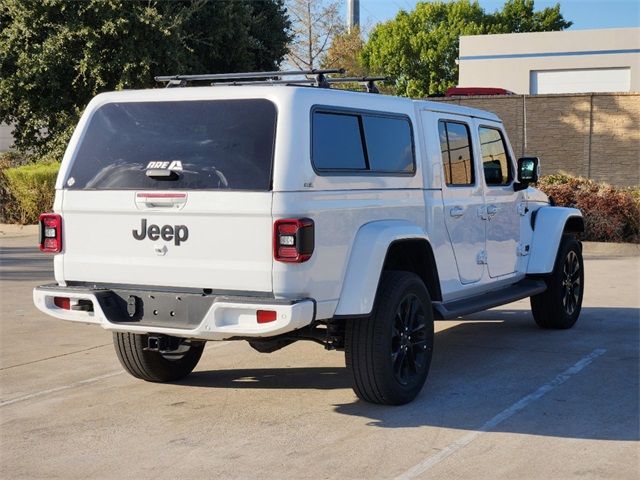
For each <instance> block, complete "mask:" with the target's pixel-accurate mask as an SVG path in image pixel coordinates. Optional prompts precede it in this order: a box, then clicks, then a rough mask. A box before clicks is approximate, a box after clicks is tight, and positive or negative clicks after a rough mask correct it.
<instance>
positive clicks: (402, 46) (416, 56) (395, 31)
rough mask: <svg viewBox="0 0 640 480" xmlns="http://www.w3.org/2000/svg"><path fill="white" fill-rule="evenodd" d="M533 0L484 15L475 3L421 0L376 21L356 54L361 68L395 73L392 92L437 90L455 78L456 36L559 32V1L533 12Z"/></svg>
mask: <svg viewBox="0 0 640 480" xmlns="http://www.w3.org/2000/svg"><path fill="white" fill-rule="evenodd" d="M533 3H534V2H533V0H508V1H507V2H506V3H505V5H504V8H503V9H502V10H500V11H497V12H494V13H487V12H486V11H485V10H484V9H482V7H481V6H480V5H479V4H478V2H477V1H473V2H471V1H469V0H457V1H454V2H446V3H445V2H441V1H437V2H421V3H418V4H417V5H416V8H415V10H413V11H411V12H406V11H401V12H400V13H398V15H397V16H396V18H395V19H393V20H390V21H388V22H385V23H381V24H379V25H377V26H376V27H375V28H374V29H373V31H372V32H371V35H370V37H369V41H368V42H367V43H366V45H365V47H364V50H363V52H362V60H363V64H364V66H365V68H367V69H369V70H370V72H372V73H379V74H384V75H390V76H393V77H395V79H396V85H395V93H396V94H398V95H404V96H410V97H424V96H426V95H429V94H435V93H442V92H444V91H445V90H446V89H447V88H449V87H451V86H454V85H455V84H456V81H457V78H458V65H457V63H456V61H457V59H458V54H459V48H458V45H459V40H458V39H459V37H460V35H481V34H487V33H509V32H513V31H517V32H521V31H548V30H561V29H563V28H567V27H569V26H571V22H567V21H565V20H564V18H563V17H562V14H561V13H560V7H559V5H556V6H555V7H551V8H545V9H544V10H542V11H539V12H535V11H534V9H533V8H534V4H533Z"/></svg>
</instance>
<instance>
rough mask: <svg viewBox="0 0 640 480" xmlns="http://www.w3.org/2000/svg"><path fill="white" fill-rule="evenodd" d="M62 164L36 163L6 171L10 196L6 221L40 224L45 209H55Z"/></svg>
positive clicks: (5, 179) (6, 185) (5, 176)
mask: <svg viewBox="0 0 640 480" xmlns="http://www.w3.org/2000/svg"><path fill="white" fill-rule="evenodd" d="M59 168H60V164H59V163H32V164H27V165H22V166H18V167H10V168H5V169H3V170H2V177H3V178H2V183H3V184H4V188H5V189H6V191H7V192H8V195H9V197H10V198H9V204H8V205H6V206H5V205H4V202H3V210H7V211H5V212H3V216H4V217H5V221H16V222H18V223H21V224H23V225H26V224H30V223H36V222H37V221H38V216H39V215H40V213H42V212H46V211H48V210H51V208H52V207H53V199H54V196H55V183H56V176H57V175H58V170H59Z"/></svg>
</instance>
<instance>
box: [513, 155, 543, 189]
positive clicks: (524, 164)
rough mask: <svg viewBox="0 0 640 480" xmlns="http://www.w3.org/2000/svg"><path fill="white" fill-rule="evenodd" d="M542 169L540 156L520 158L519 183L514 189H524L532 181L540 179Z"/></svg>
mask: <svg viewBox="0 0 640 480" xmlns="http://www.w3.org/2000/svg"><path fill="white" fill-rule="evenodd" d="M539 171H540V159H539V158H538V157H522V158H519V159H518V183H515V184H514V189H515V190H516V191H518V190H524V189H525V188H527V187H528V186H529V184H530V183H536V182H537V181H538V177H539Z"/></svg>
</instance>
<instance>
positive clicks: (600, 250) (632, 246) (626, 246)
mask: <svg viewBox="0 0 640 480" xmlns="http://www.w3.org/2000/svg"><path fill="white" fill-rule="evenodd" d="M37 234H38V225H10V224H6V223H0V239H1V238H15V237H28V236H31V235H33V236H35V235H37ZM582 248H583V252H584V254H585V255H587V256H590V257H637V256H640V244H638V243H607V242H582Z"/></svg>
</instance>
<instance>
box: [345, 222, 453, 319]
mask: <svg viewBox="0 0 640 480" xmlns="http://www.w3.org/2000/svg"><path fill="white" fill-rule="evenodd" d="M410 255H416V258H415V259H411V257H410ZM385 269H387V270H392V269H393V270H405V271H410V272H413V273H416V274H417V275H418V276H419V277H420V278H422V280H423V281H424V282H425V285H426V286H427V289H428V290H429V294H430V295H431V297H432V299H433V300H438V299H440V298H441V297H442V294H441V290H440V281H439V277H438V273H437V267H436V263H435V257H434V254H433V249H432V248H431V244H430V242H429V238H428V236H427V234H426V233H425V232H424V229H422V227H420V226H418V225H416V224H414V223H411V222H409V221H407V220H382V221H376V222H371V223H368V224H365V225H363V226H362V227H361V228H360V229H359V230H358V233H357V234H356V237H355V240H354V242H353V246H352V248H351V254H350V257H349V261H348V263H347V271H346V274H345V278H344V281H343V284H342V290H341V294H340V300H339V301H338V306H337V308H336V312H335V316H336V317H342V316H366V315H369V314H370V313H371V310H372V309H373V303H374V300H375V296H376V293H377V290H378V284H379V282H380V278H381V276H382V273H383V271H384V270H385Z"/></svg>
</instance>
